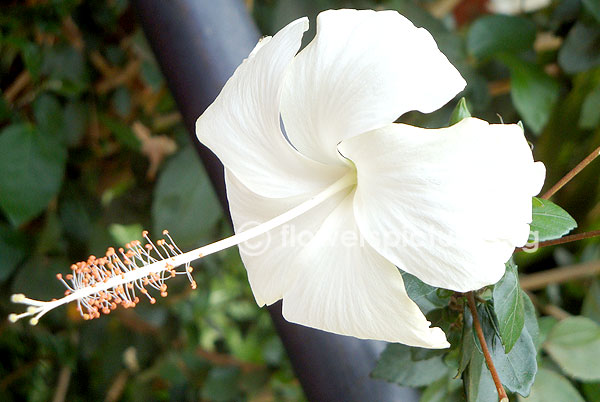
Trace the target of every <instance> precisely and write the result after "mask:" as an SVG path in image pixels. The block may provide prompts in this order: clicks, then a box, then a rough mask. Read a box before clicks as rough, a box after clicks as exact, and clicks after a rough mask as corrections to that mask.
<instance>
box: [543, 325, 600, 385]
mask: <svg viewBox="0 0 600 402" xmlns="http://www.w3.org/2000/svg"><path fill="white" fill-rule="evenodd" d="M544 349H545V350H546V352H548V354H549V355H550V356H551V357H552V359H553V360H554V361H555V362H556V363H557V364H558V365H559V366H560V368H561V369H562V370H563V371H564V372H565V373H567V374H569V375H570V376H573V377H575V378H577V379H579V380H582V381H598V380H600V364H598V362H600V326H599V325H598V324H597V323H595V322H594V321H592V320H590V319H589V318H586V317H569V318H567V319H564V320H562V321H560V322H559V323H558V324H556V325H555V326H554V328H552V330H551V331H550V333H549V334H548V337H547V338H546V342H545V343H544Z"/></svg>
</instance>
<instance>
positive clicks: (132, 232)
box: [108, 223, 144, 246]
mask: <svg viewBox="0 0 600 402" xmlns="http://www.w3.org/2000/svg"><path fill="white" fill-rule="evenodd" d="M142 230H144V228H143V227H142V225H140V224H139V223H134V224H131V225H119V224H117V223H113V224H112V225H110V226H109V227H108V232H109V233H110V235H111V236H112V238H113V239H114V241H115V242H116V244H117V245H119V246H122V245H123V244H126V243H129V242H130V241H132V240H140V241H141V240H142Z"/></svg>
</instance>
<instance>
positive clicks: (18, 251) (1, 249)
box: [0, 224, 28, 282]
mask: <svg viewBox="0 0 600 402" xmlns="http://www.w3.org/2000/svg"><path fill="white" fill-rule="evenodd" d="M27 246H28V244H27V237H25V235H24V234H23V233H21V232H18V231H16V230H14V229H12V228H11V227H10V226H7V225H3V224H0V282H3V281H5V280H6V279H7V278H8V277H9V276H10V274H11V273H12V272H13V271H14V269H15V268H16V267H17V265H19V263H20V262H22V261H23V259H24V258H25V256H26V255H27Z"/></svg>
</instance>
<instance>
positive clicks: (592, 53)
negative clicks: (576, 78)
mask: <svg viewBox="0 0 600 402" xmlns="http://www.w3.org/2000/svg"><path fill="white" fill-rule="evenodd" d="M599 46H600V27H598V26H597V25H592V24H588V23H586V22H583V21H579V22H577V23H576V24H575V25H574V26H573V28H571V30H570V31H569V34H568V35H567V38H566V39H565V41H564V43H563V45H562V47H561V48H560V51H559V52H558V64H559V65H560V66H561V67H562V68H563V70H565V71H566V72H567V73H569V74H575V73H579V72H582V71H585V70H589V69H591V68H592V67H595V66H597V65H599V64H600V52H599V51H598V48H599Z"/></svg>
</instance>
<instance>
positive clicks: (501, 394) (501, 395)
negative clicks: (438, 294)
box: [465, 292, 508, 402]
mask: <svg viewBox="0 0 600 402" xmlns="http://www.w3.org/2000/svg"><path fill="white" fill-rule="evenodd" d="M465 295H466V296H467V303H468V304H469V309H470V310H471V315H473V326H474V327H475V332H476V333H477V337H478V338H479V343H480V344H481V350H482V351H483V356H484V357H485V363H486V364H487V367H488V369H489V370H490V373H491V374H492V379H493V380H494V384H495V385H496V390H497V391H498V400H499V401H500V402H508V396H507V395H506V391H505V390H504V387H503V386H502V382H501V381H500V376H498V372H497V371H496V367H495V366H494V362H493V361H492V356H491V355H490V351H489V349H488V347H487V343H485V337H484V336H483V330H482V329H481V323H480V322H479V315H478V314H477V307H476V306H475V297H474V296H473V292H469V293H466V294H465Z"/></svg>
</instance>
